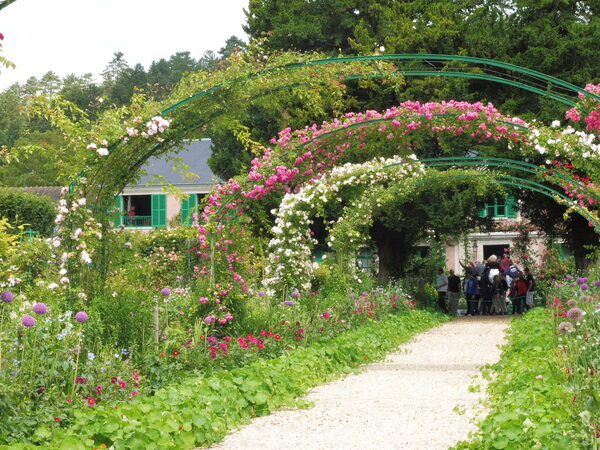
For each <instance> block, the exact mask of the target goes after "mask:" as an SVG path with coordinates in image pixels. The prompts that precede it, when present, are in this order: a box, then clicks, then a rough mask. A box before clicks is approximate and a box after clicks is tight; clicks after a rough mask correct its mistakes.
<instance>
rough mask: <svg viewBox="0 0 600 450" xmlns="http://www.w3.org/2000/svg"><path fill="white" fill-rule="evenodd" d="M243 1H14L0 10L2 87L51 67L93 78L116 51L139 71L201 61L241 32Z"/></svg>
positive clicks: (40, 74)
mask: <svg viewBox="0 0 600 450" xmlns="http://www.w3.org/2000/svg"><path fill="white" fill-rule="evenodd" d="M247 6H248V0H168V1H167V0H160V1H159V0H17V1H16V2H15V3H13V4H11V5H9V6H7V7H6V8H4V9H2V10H0V32H1V33H3V34H4V41H3V56H4V57H6V58H7V59H9V60H10V61H12V62H13V63H15V64H16V65H17V68H16V69H4V68H1V69H0V70H1V73H0V90H4V89H5V88H6V87H8V86H9V85H11V84H12V83H14V82H19V83H23V82H25V80H27V78H29V77H30V76H36V77H38V78H39V77H41V76H42V75H43V74H44V73H46V72H48V71H49V70H52V71H54V72H56V73H57V74H58V75H59V76H61V77H63V76H65V75H67V74H69V73H75V74H76V75H83V74H84V73H86V72H91V73H92V74H94V75H96V76H98V80H100V78H99V74H100V73H101V72H102V71H103V70H104V68H105V67H106V65H107V64H108V62H109V61H110V60H111V59H112V57H113V53H115V52H117V51H121V52H123V53H124V54H125V60H126V61H127V62H128V63H129V64H130V65H133V64H135V63H138V62H139V63H142V64H143V65H144V67H146V68H148V65H149V64H150V63H151V62H152V61H153V60H158V59H160V58H168V57H169V56H171V55H172V54H173V53H175V52H179V51H189V52H190V53H191V55H192V57H194V58H196V59H198V58H200V57H201V56H202V54H203V53H204V52H205V51H206V50H214V51H215V52H216V51H218V50H219V49H220V48H221V47H223V45H224V43H225V40H226V39H227V38H228V37H229V36H231V35H236V36H238V37H240V38H242V39H243V40H245V41H247V36H246V35H245V34H244V32H243V31H242V24H243V23H244V21H245V18H244V13H243V8H245V7H247Z"/></svg>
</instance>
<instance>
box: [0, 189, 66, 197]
mask: <svg viewBox="0 0 600 450" xmlns="http://www.w3.org/2000/svg"><path fill="white" fill-rule="evenodd" d="M1 189H8V190H12V191H20V192H28V193H30V194H35V195H39V196H42V195H45V196H46V197H50V198H51V199H52V200H57V201H58V200H60V190H61V189H62V187H61V186H24V187H6V188H1Z"/></svg>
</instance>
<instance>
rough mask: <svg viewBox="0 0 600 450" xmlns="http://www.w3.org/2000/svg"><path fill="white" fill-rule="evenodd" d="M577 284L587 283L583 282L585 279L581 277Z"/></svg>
mask: <svg viewBox="0 0 600 450" xmlns="http://www.w3.org/2000/svg"><path fill="white" fill-rule="evenodd" d="M576 283H577V284H583V283H585V281H583V278H581V277H580V278H577V280H576Z"/></svg>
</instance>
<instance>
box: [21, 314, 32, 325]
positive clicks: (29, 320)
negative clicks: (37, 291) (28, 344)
mask: <svg viewBox="0 0 600 450" xmlns="http://www.w3.org/2000/svg"><path fill="white" fill-rule="evenodd" d="M21 322H22V323H23V325H25V326H26V327H32V326H34V325H35V319H34V318H33V317H31V316H30V315H26V316H23V319H21Z"/></svg>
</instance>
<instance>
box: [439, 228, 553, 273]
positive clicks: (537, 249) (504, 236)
mask: <svg viewBox="0 0 600 450" xmlns="http://www.w3.org/2000/svg"><path fill="white" fill-rule="evenodd" d="M530 236H531V240H532V243H531V245H530V249H531V254H532V256H534V261H535V263H536V264H539V263H540V262H541V255H543V253H544V251H545V250H546V247H545V245H544V243H543V239H542V237H541V236H540V235H539V233H536V232H533V233H531V234H530ZM516 237H517V233H509V232H494V233H472V234H470V235H469V236H468V239H467V242H466V244H467V255H469V258H468V261H464V259H465V242H458V243H456V244H455V245H452V246H449V247H448V248H447V249H446V266H447V268H448V269H454V270H455V271H456V272H457V273H464V270H463V268H462V266H461V265H460V262H459V261H462V262H463V263H468V262H469V261H482V260H483V258H484V246H487V245H496V246H504V245H506V244H508V245H509V246H512V245H513V239H515V238H516ZM496 256H497V257H498V259H501V258H502V253H499V252H498V253H496ZM515 262H516V263H517V265H520V264H519V261H515Z"/></svg>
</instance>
